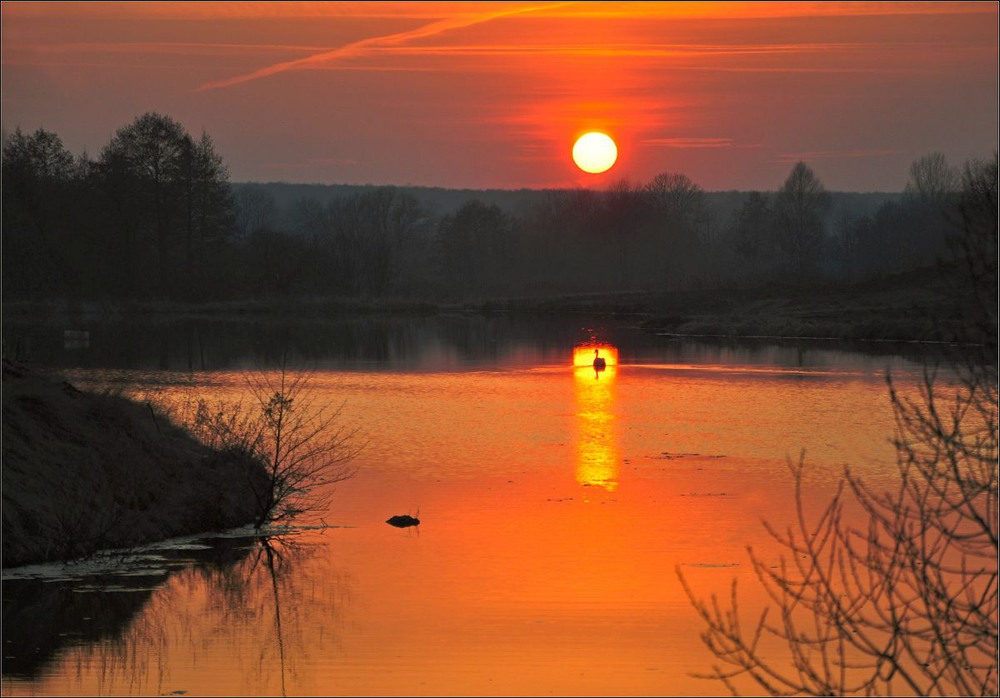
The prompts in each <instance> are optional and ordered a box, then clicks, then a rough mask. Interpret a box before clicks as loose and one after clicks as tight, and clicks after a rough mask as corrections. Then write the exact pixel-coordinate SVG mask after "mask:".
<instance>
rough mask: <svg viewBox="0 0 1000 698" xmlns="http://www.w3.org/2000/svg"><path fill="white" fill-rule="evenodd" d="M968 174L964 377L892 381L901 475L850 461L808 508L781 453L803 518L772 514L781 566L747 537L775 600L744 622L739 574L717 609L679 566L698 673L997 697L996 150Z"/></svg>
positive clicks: (960, 368) (833, 690)
mask: <svg viewBox="0 0 1000 698" xmlns="http://www.w3.org/2000/svg"><path fill="white" fill-rule="evenodd" d="M963 179H964V183H963V192H962V193H961V195H960V199H959V212H960V214H961V215H960V219H961V232H960V233H959V239H958V243H959V245H958V247H959V249H960V250H961V252H962V256H964V259H961V258H960V259H959V260H957V261H958V265H957V266H956V267H955V268H957V269H958V270H960V271H962V270H964V273H965V278H964V280H963V283H964V284H967V286H966V291H967V295H966V298H967V299H971V301H972V302H970V303H967V305H966V306H965V307H966V310H967V311H968V314H967V315H966V314H963V315H964V316H963V317H962V318H961V320H962V327H963V328H965V336H958V337H955V338H954V339H956V340H957V342H956V345H955V350H956V352H957V355H956V356H955V357H952V358H953V361H951V363H950V364H949V366H948V368H947V370H950V371H954V372H955V374H954V375H955V376H956V377H957V380H956V381H949V383H948V388H945V387H943V385H942V381H941V380H939V375H938V371H937V369H931V368H926V369H925V371H924V375H923V381H922V382H921V384H920V385H919V390H918V392H917V393H916V395H915V396H913V397H910V396H907V395H904V394H902V393H901V392H900V391H898V390H897V386H896V385H895V384H894V383H893V381H892V379H891V377H890V378H889V379H888V387H889V395H890V399H891V401H892V407H893V411H894V414H895V418H896V435H895V438H894V445H895V448H896V465H897V468H898V476H899V477H898V479H897V481H896V485H895V488H894V489H891V490H889V491H885V492H881V491H876V490H875V489H874V488H872V487H870V486H868V485H867V484H866V483H865V482H863V481H862V480H861V478H859V477H858V476H856V475H855V474H853V473H852V472H851V471H850V469H847V470H846V471H845V474H844V478H843V480H842V482H841V483H840V486H839V488H838V490H837V492H836V494H835V495H834V497H833V498H832V500H831V501H830V503H829V505H828V506H827V507H826V508H825V509H824V510H823V511H821V512H819V513H818V515H816V516H812V517H810V515H809V513H808V512H807V511H806V507H805V506H804V503H803V502H804V498H803V495H802V484H803V477H804V470H805V466H804V464H803V461H802V460H801V459H800V461H799V463H798V464H790V470H791V473H792V476H793V480H794V485H795V495H796V496H795V502H796V517H797V518H796V525H795V526H794V527H790V528H788V529H787V530H785V531H779V530H776V529H774V528H773V527H771V526H768V527H767V528H768V532H769V533H770V535H771V536H772V537H773V538H774V539H775V540H776V541H778V543H779V544H781V545H782V546H783V547H784V548H785V550H786V554H785V555H784V556H783V558H782V560H781V562H780V563H779V564H778V565H777V567H773V566H771V564H770V561H765V560H764V559H763V558H762V557H759V556H757V555H755V553H754V551H753V550H752V549H751V550H750V559H751V564H752V567H753V570H754V572H755V574H756V577H757V580H758V581H759V583H760V584H761V585H762V586H763V588H764V589H765V590H766V592H767V595H768V598H769V606H768V607H767V608H765V610H764V611H763V612H762V614H761V615H760V616H759V617H757V618H756V620H755V621H754V622H753V623H752V624H751V625H748V626H744V625H743V624H742V622H741V617H740V612H739V605H738V597H737V589H736V582H735V580H734V582H733V586H732V595H731V598H730V604H731V605H730V607H728V608H726V607H724V606H723V604H722V603H721V602H720V601H719V599H718V598H717V597H716V596H714V595H713V596H712V597H711V598H710V599H709V600H708V601H705V600H702V599H699V598H698V597H697V595H696V593H695V591H694V589H692V587H691V586H690V584H689V583H688V582H687V580H685V579H684V576H683V574H682V573H681V571H680V569H679V568H678V575H679V576H680V579H681V583H682V585H683V587H684V589H685V591H686V593H687V595H688V598H689V599H690V601H691V603H692V605H693V607H694V609H695V610H696V612H697V613H698V615H699V616H700V617H701V619H702V620H703V621H704V623H705V625H706V626H707V629H706V630H704V631H703V633H702V639H703V641H704V642H705V644H706V645H707V647H708V648H709V650H710V651H711V652H712V653H713V654H714V655H715V657H716V658H717V659H718V660H719V663H718V664H716V665H715V666H714V667H713V668H712V670H711V671H710V672H708V673H705V674H702V676H703V677H705V678H711V679H717V680H719V681H722V682H723V683H724V684H725V685H726V686H727V688H728V689H729V690H730V691H732V692H733V693H734V694H736V693H738V692H740V691H741V690H742V691H749V692H760V691H765V692H767V693H769V694H772V695H795V694H804V695H848V694H864V695H889V694H897V693H904V694H916V695H994V696H995V695H997V690H998V680H997V652H998V642H997V623H998V610H1000V609H998V606H997V556H998V547H997V527H998V523H997V519H998V510H997V435H998V426H997V398H998V395H997V392H998V391H997V264H996V259H997V159H996V154H994V156H993V159H992V162H976V163H972V164H971V165H969V166H967V167H966V170H965V173H964V178H963ZM855 508H858V509H857V510H859V511H860V514H861V516H860V517H859V516H857V515H856V511H852V509H855ZM856 522H860V523H856ZM776 647H777V648H779V649H777V650H776V649H775V648H776Z"/></svg>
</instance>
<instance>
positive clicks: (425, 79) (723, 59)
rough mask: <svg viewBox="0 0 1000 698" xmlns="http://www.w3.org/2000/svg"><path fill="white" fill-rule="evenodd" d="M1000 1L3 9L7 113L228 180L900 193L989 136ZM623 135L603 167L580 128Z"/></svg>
mask: <svg viewBox="0 0 1000 698" xmlns="http://www.w3.org/2000/svg"><path fill="white" fill-rule="evenodd" d="M997 9H998V4H997V3H996V2H982V3H959V2H942V3H907V2H892V3H885V2H876V3H848V2H824V3H783V2H782V3H765V2H761V3H697V2H693V3H669V2H668V3H645V2H644V3H610V2H609V3H603V2H595V3H591V2H587V3H572V2H569V3H506V2H497V3H490V2H484V3H473V2H465V3H463V2H459V3H451V2H429V3H421V2H405V3H404V2H388V3H335V2H330V3H324V2H299V3H296V2H288V3H285V2H282V3H276V2H275V3H197V2H193V3H188V2H184V3H169V2H167V3H145V2H142V3H88V2H82V3H56V2H44V3H32V2H4V3H3V4H2V83H0V89H2V125H3V128H4V131H5V132H10V131H12V130H13V129H14V128H15V127H18V126H19V127H20V128H21V129H22V130H25V131H33V130H34V129H36V128H39V127H43V128H45V129H48V130H50V131H55V132H56V133H57V134H59V135H60V136H61V137H62V139H63V141H64V143H65V144H66V146H67V147H68V148H69V149H70V150H71V151H72V152H74V153H75V154H79V153H80V152H82V151H84V150H86V151H87V152H89V153H90V154H91V155H92V156H95V157H96V156H97V155H98V154H99V151H100V149H101V147H103V146H104V145H105V144H106V143H107V141H108V139H109V138H110V137H111V136H112V135H113V133H114V131H115V130H116V129H117V128H119V127H121V126H124V125H126V124H127V123H129V122H130V121H131V120H132V119H134V118H135V117H136V116H138V115H139V114H141V113H143V112H145V111H156V112H160V113H163V114H167V115H169V116H171V117H173V118H175V119H176V120H178V121H179V122H181V123H182V124H183V125H184V126H185V127H186V128H187V129H188V130H189V131H190V132H191V133H192V134H195V135H199V134H200V133H201V132H202V130H204V131H206V132H207V133H208V134H209V135H211V136H212V137H213V138H214V139H215V142H216V146H217V148H218V150H219V152H220V153H221V155H222V156H223V158H224V160H225V161H226V163H227V164H228V165H229V167H230V169H231V174H232V179H233V180H234V181H250V180H253V181H289V182H318V183H348V184H364V183H372V184H398V185H405V184H413V185H426V186H443V187H453V188H474V189H480V188H494V187H495V188H505V189H517V188H522V187H530V188H542V187H573V186H589V187H595V188H603V187H605V186H607V185H609V184H611V183H612V182H614V181H616V180H618V179H620V178H622V177H628V178H629V179H631V180H632V181H635V182H645V181H648V180H649V179H651V178H652V177H653V176H654V175H656V174H658V173H660V172H680V173H683V174H686V175H688V176H689V177H691V178H692V179H693V180H694V181H695V182H697V183H698V184H700V185H701V186H702V187H704V188H705V189H708V190H721V189H762V190H774V189H776V188H777V187H778V186H780V184H781V182H782V181H783V180H784V178H785V177H786V176H787V174H788V172H789V171H790V170H791V167H792V165H793V164H794V163H795V162H796V161H797V160H800V159H802V160H805V161H806V162H808V163H809V164H810V166H812V168H813V169H814V170H815V171H816V173H817V174H818V175H819V177H820V179H821V180H822V181H823V182H824V184H825V185H826V186H827V188H828V189H836V190H854V191H872V190H878V191H900V190H901V189H902V187H903V185H904V184H905V182H906V178H907V169H908V167H909V164H910V163H911V162H912V161H913V160H915V159H916V158H918V157H920V156H921V155H924V154H926V153H929V152H933V151H940V152H943V153H944V154H945V155H946V156H947V158H948V160H949V162H951V163H953V164H960V163H962V162H963V161H964V160H966V159H968V158H971V157H984V156H987V155H989V154H990V153H991V152H992V151H993V150H994V149H995V148H996V147H997V122H998V110H997V99H998V87H997V84H998V75H997V58H998V51H997V44H998V41H997V19H998V12H997ZM595 128H596V129H603V130H605V131H607V132H608V133H609V134H610V135H612V136H613V137H614V138H615V140H616V141H617V142H618V146H619V160H618V162H617V163H616V165H615V166H614V167H613V168H612V169H611V170H610V171H608V172H607V173H605V174H602V175H587V174H583V173H581V172H580V171H579V170H577V169H576V167H575V166H574V165H573V164H572V161H571V158H570V152H571V149H572V144H573V140H574V139H575V137H576V136H577V135H579V134H580V133H582V132H584V131H586V130H590V129H595Z"/></svg>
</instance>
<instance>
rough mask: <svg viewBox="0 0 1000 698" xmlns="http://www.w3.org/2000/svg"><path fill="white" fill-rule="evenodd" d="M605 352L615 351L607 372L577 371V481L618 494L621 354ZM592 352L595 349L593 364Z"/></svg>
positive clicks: (584, 368) (581, 368)
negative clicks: (617, 401)
mask: <svg viewBox="0 0 1000 698" xmlns="http://www.w3.org/2000/svg"><path fill="white" fill-rule="evenodd" d="M604 349H613V350H614V351H613V354H612V352H611V351H608V354H607V356H608V360H607V366H606V368H604V369H603V370H601V371H597V370H595V369H594V367H593V365H592V363H585V364H583V366H579V365H578V366H576V367H575V368H574V369H573V373H574V383H575V391H576V402H577V410H578V411H577V430H578V431H577V441H576V445H577V452H576V480H577V482H579V483H580V484H581V485H589V486H594V487H603V488H604V489H605V490H607V491H608V492H614V491H615V490H616V489H617V488H618V461H619V457H618V440H617V435H616V428H617V427H616V424H615V421H616V420H615V413H614V398H615V394H614V386H615V376H616V373H617V370H618V366H617V363H618V360H617V359H618V351H617V349H614V347H606V348H605V347H603V346H602V350H604ZM592 351H593V349H592V348H591V355H590V356H591V359H590V361H591V362H592V361H593V358H592V357H593V353H592ZM575 353H576V352H575ZM602 354H603V351H602ZM612 355H613V357H614V358H613V360H612V358H611V357H612ZM574 359H575V357H574Z"/></svg>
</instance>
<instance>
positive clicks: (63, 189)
mask: <svg viewBox="0 0 1000 698" xmlns="http://www.w3.org/2000/svg"><path fill="white" fill-rule="evenodd" d="M994 159H995V155H994ZM966 166H967V167H968V166H969V165H968V163H967V164H966ZM2 168H3V171H2V175H3V178H2V185H3V259H4V273H3V292H4V295H5V298H7V299H8V300H42V299H74V300H154V299H155V300H171V301H181V302H195V301H210V300H212V301H215V300H233V299H238V300H244V299H275V298H304V297H310V298H327V297H346V298H363V299H380V298H398V297H406V298H422V299H429V300H443V299H457V298H483V297H491V296H512V295H519V294H530V295H546V294H564V293H584V292H609V291H641V290H650V291H664V290H684V289H698V288H714V287H743V286H751V285H758V284H765V283H769V282H784V281H794V282H797V283H801V282H811V281H816V280H825V281H858V280H864V279H869V278H873V277H878V276H881V275H885V274H891V273H896V272H901V271H906V270H910V269H917V268H920V267H924V266H928V265H931V264H933V263H935V262H936V261H938V260H941V259H943V258H947V257H948V256H949V255H950V254H951V253H950V251H949V247H948V239H949V235H950V234H951V232H952V231H953V229H954V225H953V223H954V221H951V220H949V212H950V211H953V210H954V202H955V201H956V200H957V199H958V197H959V196H960V195H961V192H962V187H963V184H962V181H963V180H962V178H961V176H960V172H959V170H957V169H956V168H953V167H951V166H949V165H948V163H947V162H946V161H945V158H944V156H943V155H941V154H940V153H931V154H929V155H926V156H924V157H922V158H920V159H919V160H917V161H916V162H914V163H913V165H912V167H911V168H910V173H909V175H910V177H909V181H908V183H907V185H906V188H905V189H904V191H903V192H901V193H899V194H898V195H893V196H887V195H886V196H882V197H880V198H879V197H876V198H875V199H873V200H871V201H869V200H864V201H862V202H861V203H862V204H864V203H868V204H872V202H873V201H874V202H876V203H878V205H877V206H875V205H868V206H865V205H858V203H857V202H856V201H855V200H854V199H850V198H849V197H848V195H847V194H843V193H836V192H828V191H827V190H826V189H825V188H824V186H823V184H822V182H821V181H820V179H819V178H818V177H817V175H816V174H815V172H813V170H812V169H811V168H810V167H809V166H808V165H807V164H805V163H803V162H799V163H796V164H795V165H794V166H793V167H792V169H791V172H790V173H789V175H788V177H787V179H786V180H785V181H784V183H782V184H781V186H780V187H779V188H778V189H777V190H776V191H774V192H762V191H752V192H714V193H713V192H705V191H704V190H703V189H702V188H701V187H700V186H699V185H698V184H696V183H695V182H693V181H692V180H691V179H690V178H689V177H687V176H686V175H683V174H679V173H669V172H665V173H661V174H659V175H656V176H655V177H653V178H652V179H651V180H650V181H649V182H646V183H636V182H632V181H630V180H628V179H621V180H619V181H618V182H616V183H615V184H613V185H612V186H611V187H609V188H608V189H607V190H604V191H597V190H591V189H582V188H581V189H571V190H544V191H538V192H532V193H531V194H532V196H530V197H527V196H525V197H524V199H523V203H524V205H522V206H519V207H501V206H500V205H498V204H496V203H489V202H488V200H487V197H478V196H471V197H470V198H469V199H468V200H466V201H465V202H464V203H462V204H461V205H459V206H458V207H457V208H456V209H455V210H451V211H447V212H440V211H438V210H436V208H435V206H434V205H433V204H432V203H430V202H429V201H428V200H427V199H426V198H422V197H420V196H418V195H417V194H416V193H414V192H415V191H417V190H414V189H408V188H399V187H393V186H383V187H358V188H356V190H351V191H349V193H344V192H343V189H342V188H339V189H338V191H339V192H340V193H339V195H336V196H333V195H331V196H329V197H326V198H323V197H319V196H300V197H298V198H296V199H294V200H292V201H288V202H283V203H282V202H279V200H278V198H277V197H276V196H275V194H274V192H273V186H272V185H265V184H256V183H245V184H235V183H232V182H230V179H229V172H228V168H227V167H226V165H225V163H224V161H223V159H222V157H221V155H220V154H219V153H218V152H217V151H216V148H215V145H214V143H213V141H212V139H211V138H210V137H209V136H208V135H207V134H204V133H203V134H202V135H201V137H200V138H194V137H192V136H191V135H190V134H189V133H187V131H186V130H185V129H184V127H183V126H181V124H179V123H178V122H176V121H174V120H173V119H172V118H170V117H169V116H165V115H161V114H156V113H146V114H143V115H142V116H139V117H138V118H136V119H135V120H134V121H133V122H132V123H130V124H128V125H126V126H124V127H122V128H120V129H118V131H117V132H116V133H115V135H114V136H113V137H112V138H111V140H110V141H109V142H108V144H107V145H106V146H104V148H102V150H101V151H100V154H99V155H98V157H97V158H96V159H93V158H91V157H90V156H89V155H88V154H87V153H83V154H81V155H80V156H78V157H74V156H73V155H72V154H71V153H70V152H69V151H68V150H67V149H66V148H65V147H64V146H63V143H62V141H61V139H60V138H59V136H58V135H56V134H55V133H52V132H49V131H45V130H44V129H38V130H36V131H35V132H34V133H30V134H24V133H22V132H21V130H20V129H16V130H15V131H14V132H13V133H12V134H8V135H7V136H6V137H5V138H4V143H3V161H2ZM861 196H864V195H861ZM852 202H855V203H852Z"/></svg>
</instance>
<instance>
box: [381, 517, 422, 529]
mask: <svg viewBox="0 0 1000 698" xmlns="http://www.w3.org/2000/svg"><path fill="white" fill-rule="evenodd" d="M385 522H386V523H387V524H389V525H390V526H395V527H396V528H406V527H407V526H419V525H420V519H418V518H417V517H415V516H410V515H409V514H400V515H399V516H391V517H389V518H388V519H386V520H385Z"/></svg>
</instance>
